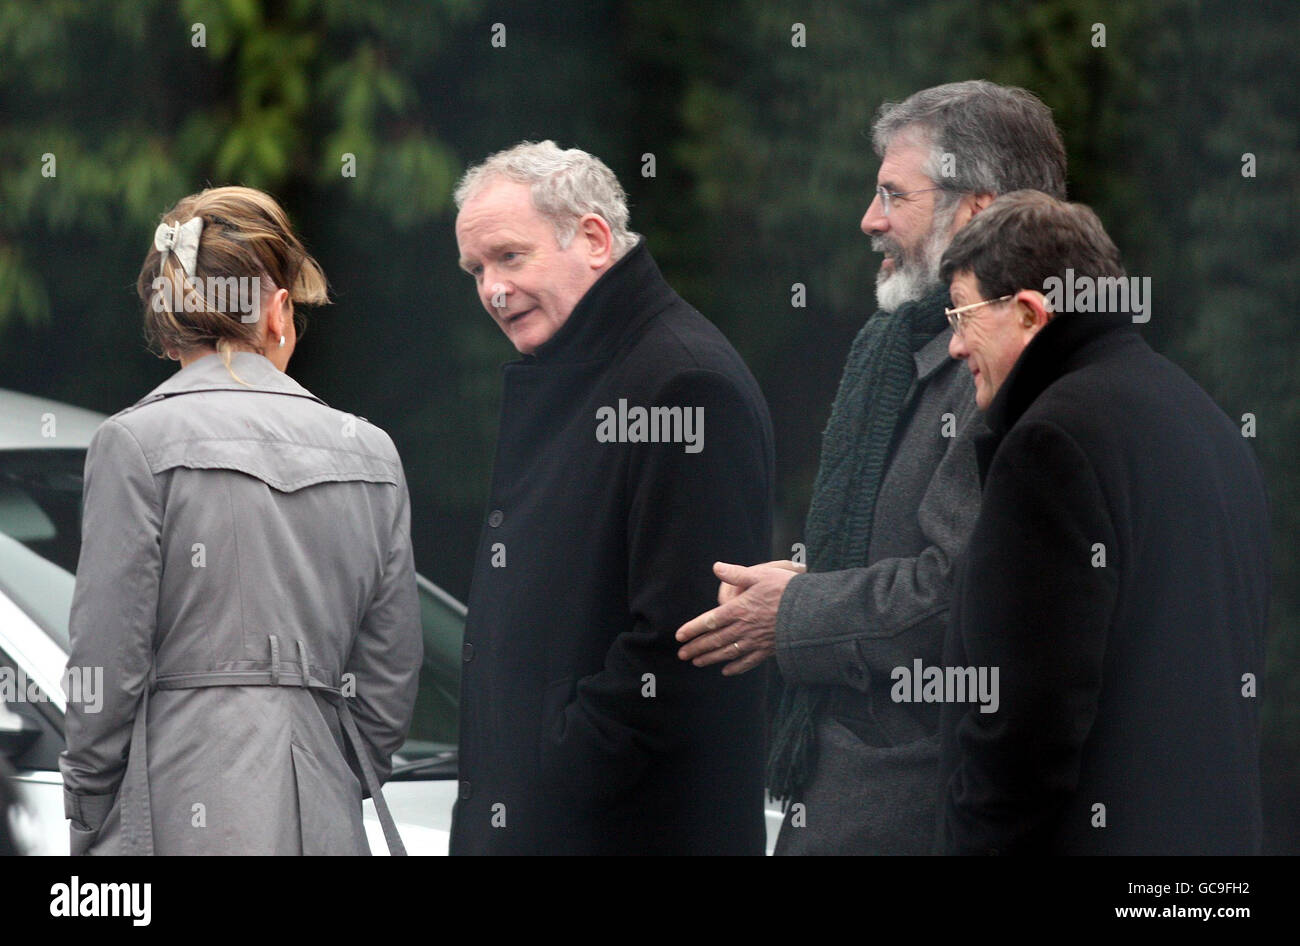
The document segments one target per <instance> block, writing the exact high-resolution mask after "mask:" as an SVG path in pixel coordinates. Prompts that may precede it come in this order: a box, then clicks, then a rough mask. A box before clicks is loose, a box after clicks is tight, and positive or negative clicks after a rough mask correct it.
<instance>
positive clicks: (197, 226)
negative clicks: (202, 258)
mask: <svg viewBox="0 0 1300 946" xmlns="http://www.w3.org/2000/svg"><path fill="white" fill-rule="evenodd" d="M202 235H203V218H202V217H191V218H190V219H189V220H186V221H185V222H184V223H160V224H158V229H157V230H155V231H154V232H153V245H154V247H155V248H156V249H158V250H159V251H160V252H161V253H162V259H161V260H160V261H159V263H158V270H159V272H161V271H162V267H163V266H164V265H165V264H166V263H167V254H168V252H171V253H175V254H176V261H177V262H178V263H180V264H181V268H183V269H184V270H185V273H186V275H189V276H193V275H194V267H195V266H196V265H197V264H198V258H199V237H200V236H202Z"/></svg>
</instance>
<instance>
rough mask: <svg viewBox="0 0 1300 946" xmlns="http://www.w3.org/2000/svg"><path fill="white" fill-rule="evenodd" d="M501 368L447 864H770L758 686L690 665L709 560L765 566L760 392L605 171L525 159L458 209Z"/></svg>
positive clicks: (769, 459)
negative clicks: (501, 350) (605, 857)
mask: <svg viewBox="0 0 1300 946" xmlns="http://www.w3.org/2000/svg"><path fill="white" fill-rule="evenodd" d="M455 197H456V204H457V206H458V207H459V209H460V213H459V216H458V217H457V219H456V239H457V243H458V246H459V250H460V265H461V268H462V269H464V270H465V271H466V272H467V273H469V274H470V276H472V277H473V279H474V282H475V286H476V289H477V291H478V295H479V299H480V301H481V302H482V304H483V307H484V308H485V309H486V310H487V311H488V313H489V314H490V315H491V317H492V319H493V321H495V322H496V323H497V325H498V326H499V327H500V328H501V330H502V332H504V333H505V335H506V337H507V338H508V339H509V340H510V342H511V343H512V344H513V345H514V346H515V348H516V349H517V350H518V351H519V353H520V354H521V356H522V357H521V358H520V359H519V360H517V361H514V362H511V363H510V364H507V365H506V366H505V369H504V385H505V388H504V392H503V400H502V407H501V423H500V430H499V436H498V445H497V455H496V463H495V467H494V470H493V474H492V484H491V492H490V498H489V504H488V510H489V512H488V515H487V518H486V522H485V524H484V527H483V532H482V537H481V539H480V542H479V547H478V552H477V558H476V561H475V567H474V577H473V584H472V587H471V591H470V601H469V617H468V622H467V624H466V628H465V644H464V654H463V660H464V663H463V665H462V666H463V673H462V679H461V721H460V792H459V796H460V797H459V800H458V801H457V804H456V810H455V814H454V817H453V824H452V837H451V853H453V854H495V853H505V854H511V853H513V854H562V853H563V854H634V853H643V854H656V853H662V854H670V853H687V854H689V853H710V854H727V853H736V854H739V853H749V854H761V853H762V852H763V847H764V833H765V832H764V820H763V772H762V769H763V734H762V728H763V722H762V713H763V687H762V681H761V680H760V679H758V675H756V674H755V675H753V676H752V677H751V678H741V679H736V680H732V681H726V682H725V683H724V685H723V686H718V681H717V680H716V679H714V675H713V674H711V673H709V672H708V671H705V670H702V669H700V668H696V667H692V666H690V665H689V664H683V663H682V662H680V661H678V660H677V658H676V643H675V641H674V639H673V632H674V631H676V629H677V628H678V626H679V625H680V624H681V623H682V622H683V621H685V620H686V619H687V618H689V617H690V616H691V615H692V614H696V613H698V612H699V611H700V610H702V609H703V608H704V607H707V606H708V605H709V604H710V603H711V602H712V601H713V600H714V592H715V587H714V580H713V576H712V573H711V571H710V567H711V566H712V564H713V563H714V562H715V561H718V560H720V559H725V560H727V561H744V562H759V561H762V560H764V559H765V558H767V556H768V554H769V551H770V542H771V520H772V507H771V497H772V477H773V452H772V451H773V448H772V430H771V422H770V420H769V418H768V413H767V405H766V402H765V401H764V400H763V395H762V392H761V391H760V390H759V387H758V384H757V383H756V382H755V381H754V378H753V376H752V375H751V374H750V373H749V371H748V369H747V368H746V367H745V365H744V362H742V361H741V359H740V356H739V355H737V354H736V352H735V350H734V349H733V348H732V347H731V345H730V344H729V343H728V342H727V340H726V339H725V338H724V337H723V335H722V333H721V332H719V331H718V330H717V329H716V328H715V327H714V326H713V325H712V324H711V323H709V322H708V321H707V320H706V319H705V318H704V317H703V316H701V315H700V314H699V313H698V312H696V311H695V310H694V309H693V308H691V307H690V306H689V305H688V304H687V303H686V302H684V301H683V300H682V299H681V298H680V297H679V296H678V295H677V294H676V293H675V292H674V291H673V290H672V288H671V287H669V285H668V284H667V283H666V282H665V281H664V278H663V276H662V275H661V274H660V272H659V269H658V267H657V266H656V265H655V262H654V260H653V259H652V258H651V256H650V252H649V250H648V249H647V248H646V245H645V241H644V240H642V239H640V238H639V237H637V235H636V234H634V233H631V232H630V231H629V230H628V228H627V224H628V211H627V201H626V197H625V195H624V193H623V189H622V187H621V186H620V185H619V183H618V180H617V179H616V178H615V176H614V174H613V173H612V172H611V171H610V170H609V168H607V167H606V166H605V165H604V164H602V163H601V162H600V161H599V160H598V159H596V158H594V157H593V156H591V155H590V154H587V153H585V152H583V151H579V150H576V149H571V150H567V151H563V150H561V149H560V148H558V147H557V146H556V145H555V144H554V142H550V141H545V142H542V143H540V144H532V143H528V142H525V143H523V144H520V145H517V146H516V147H514V148H511V149H509V150H507V151H503V152H500V153H499V154H495V155H493V156H491V157H490V158H488V159H487V160H486V161H484V162H483V163H482V164H480V165H478V166H476V167H473V168H471V169H470V170H469V171H468V172H467V173H466V174H465V176H464V178H463V179H462V181H461V183H460V185H459V186H458V188H457V190H456V195H455Z"/></svg>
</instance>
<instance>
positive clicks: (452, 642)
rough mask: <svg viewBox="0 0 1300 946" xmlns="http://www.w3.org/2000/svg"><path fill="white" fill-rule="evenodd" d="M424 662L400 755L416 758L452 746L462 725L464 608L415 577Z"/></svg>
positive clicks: (425, 580) (424, 579) (423, 579)
mask: <svg viewBox="0 0 1300 946" xmlns="http://www.w3.org/2000/svg"><path fill="white" fill-rule="evenodd" d="M417 581H418V583H419V592H420V623H421V624H422V625H423V629H424V663H423V664H422V665H421V667H420V690H419V693H418V694H417V695H416V698H415V718H414V720H413V721H412V723H411V732H410V737H409V738H408V740H407V742H406V745H404V746H403V747H402V750H401V755H403V756H404V757H406V758H408V759H418V758H422V757H424V756H428V755H433V754H434V753H436V752H438V751H440V750H444V749H446V748H448V747H449V746H455V745H456V738H457V732H458V729H459V722H460V666H461V646H462V642H463V641H464V637H465V607H464V605H462V604H460V602H458V601H456V600H455V599H454V598H452V597H451V596H450V595H448V594H447V593H446V592H444V591H443V590H442V589H441V588H439V587H438V586H437V585H434V584H433V583H432V582H430V581H429V580H427V579H426V578H424V577H423V576H420V577H418V579H417Z"/></svg>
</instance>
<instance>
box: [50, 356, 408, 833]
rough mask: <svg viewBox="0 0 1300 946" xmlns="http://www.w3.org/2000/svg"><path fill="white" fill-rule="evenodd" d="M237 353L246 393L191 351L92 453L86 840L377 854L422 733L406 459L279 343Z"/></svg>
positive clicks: (76, 625)
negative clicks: (266, 350)
mask: <svg viewBox="0 0 1300 946" xmlns="http://www.w3.org/2000/svg"><path fill="white" fill-rule="evenodd" d="M231 367H232V368H233V370H234V373H235V374H236V375H238V376H239V378H241V379H243V381H244V382H246V384H241V383H240V382H239V381H237V380H235V378H233V377H232V376H231V374H230V372H228V371H227V369H226V367H225V365H224V364H223V363H222V361H221V359H220V357H218V356H216V355H210V356H207V357H205V358H201V359H199V360H198V361H196V362H193V363H192V364H190V365H189V366H187V367H186V368H184V369H182V370H181V371H179V372H178V373H177V374H176V375H174V376H173V377H172V378H171V379H170V380H168V381H166V382H165V383H163V384H162V385H160V386H159V387H158V388H156V389H155V390H154V391H153V392H152V393H151V394H149V395H148V396H147V397H145V398H144V399H143V400H141V401H140V402H139V403H137V404H135V405H134V406H133V407H130V408H128V409H126V410H124V411H122V412H120V413H118V414H116V415H114V416H113V417H111V418H109V419H108V420H107V421H105V422H104V424H103V426H101V427H100V429H99V430H98V431H97V432H96V434H95V437H94V439H93V440H92V442H91V445H90V451H89V454H88V456H87V459H86V488H85V508H84V516H83V522H82V536H83V538H82V548H81V560H80V564H79V566H78V570H77V585H76V593H75V595H74V599H73V605H72V614H71V622H70V626H69V633H70V637H71V642H72V647H71V653H70V657H69V663H70V665H72V666H79V667H102V668H103V680H104V685H103V690H104V697H103V702H102V707H101V708H99V711H98V712H93V713H92V712H90V711H89V710H90V709H91V708H92V707H90V706H84V707H83V706H81V705H77V704H74V703H71V702H70V703H69V707H68V715H67V751H66V752H65V753H64V754H63V757H62V759H61V761H60V767H61V769H62V771H63V778H64V786H65V795H64V799H65V809H66V813H67V815H68V817H69V818H70V819H71V821H72V824H71V837H72V852H73V853H74V854H78V853H95V854H99V853H104V854H123V853H146V854H147V853H158V854H299V853H302V854H365V853H367V852H368V846H367V843H366V838H365V831H364V829H363V827H362V818H361V801H362V798H363V797H364V795H366V794H369V791H368V790H367V789H366V785H367V784H368V783H371V784H377V781H376V779H377V780H378V781H382V780H383V779H384V778H386V777H387V775H388V772H389V770H390V765H391V761H390V760H391V756H392V753H393V752H394V750H396V749H397V748H398V747H399V746H400V745H401V743H402V740H403V739H404V738H405V735H406V732H407V729H408V727H409V725H410V721H411V714H412V711H413V707H414V701H415V691H416V686H417V682H418V673H419V668H420V662H421V657H422V641H421V632H420V617H419V603H418V599H417V592H416V585H415V568H414V560H413V557H412V551H411V543H410V529H409V526H410V504H409V499H408V495H407V488H406V480H405V477H404V475H403V472H402V465H401V461H400V459H399V458H398V455H397V451H396V449H395V448H394V446H393V443H392V441H391V440H390V439H389V437H388V435H387V434H385V433H384V432H383V431H382V430H380V429H379V428H377V427H375V426H373V425H371V424H369V423H367V422H366V421H364V420H361V419H360V418H356V417H353V416H351V415H348V414H345V413H343V412H341V411H336V410H333V409H331V408H329V407H327V406H326V405H325V404H324V403H323V402H321V401H320V400H319V399H317V398H316V397H314V396H313V395H312V394H311V393H310V392H308V391H307V390H306V389H305V388H303V387H302V386H301V385H299V384H297V383H296V382H295V381H293V380H292V379H290V378H289V377H288V376H286V375H284V374H282V373H281V372H279V371H277V370H276V369H275V367H274V366H273V365H272V364H271V363H270V362H269V361H267V360H266V359H265V358H263V357H262V356H260V355H255V354H252V353H237V354H235V355H234V357H233V359H232V362H231ZM349 732H351V733H352V736H351V737H349ZM358 745H359V746H362V747H364V749H363V751H362V752H360V753H357V752H356V751H354V748H353V747H354V746H358ZM367 768H369V769H371V772H370V773H367V772H366V771H365V770H366V769H367ZM367 774H370V775H371V776H372V777H371V778H367Z"/></svg>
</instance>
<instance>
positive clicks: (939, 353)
mask: <svg viewBox="0 0 1300 946" xmlns="http://www.w3.org/2000/svg"><path fill="white" fill-rule="evenodd" d="M951 338H952V329H951V328H945V329H944V330H943V331H942V332H940V333H939V334H938V335H936V336H935V337H934V338H932V339H930V340H929V341H928V342H926V343H925V344H924V345H922V346H921V347H920V348H919V349H917V351H916V352H914V353H913V355H912V359H913V360H914V361H915V362H916V379H917V381H924V380H925V379H926V378H928V377H930V375H932V374H934V373H935V372H936V371H938V370H939V369H940V368H941V367H943V366H944V365H945V364H947V363H948V360H949V359H948V341H949V339H951Z"/></svg>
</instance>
